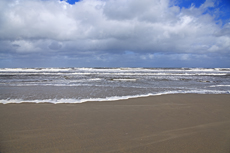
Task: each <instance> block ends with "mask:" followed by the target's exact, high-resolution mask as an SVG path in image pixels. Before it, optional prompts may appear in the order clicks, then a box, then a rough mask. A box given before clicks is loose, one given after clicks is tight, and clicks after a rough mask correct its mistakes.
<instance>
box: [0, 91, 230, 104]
mask: <svg viewBox="0 0 230 153" xmlns="http://www.w3.org/2000/svg"><path fill="white" fill-rule="evenodd" d="M189 94H194V95H230V93H229V92H228V91H226V92H222V93H203V92H201V93H191V92H190V93H189V92H188V93H187V92H185V93H177V92H176V93H173V92H165V93H156V94H150V93H149V94H143V95H133V96H120V97H119V96H115V97H106V98H89V99H80V100H79V99H64V98H62V99H43V100H21V99H9V100H0V104H22V103H25V104H26V103H27V104H29V103H35V104H43V103H49V104H81V103H88V102H113V101H126V100H130V99H136V98H148V97H156V96H164V95H189Z"/></svg>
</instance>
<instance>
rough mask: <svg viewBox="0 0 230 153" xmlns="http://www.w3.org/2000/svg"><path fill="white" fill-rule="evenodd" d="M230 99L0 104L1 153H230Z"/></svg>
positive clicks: (218, 96)
mask: <svg viewBox="0 0 230 153" xmlns="http://www.w3.org/2000/svg"><path fill="white" fill-rule="evenodd" d="M229 99H230V94H168V95H159V96H149V97H141V98H131V99H127V100H117V101H106V102H103V101H99V102H84V103H61V104H55V105H54V104H52V103H38V104H36V103H20V104H7V105H5V104H0V121H1V124H0V152H2V153H3V152H18V153H20V152H34V153H36V152H60V153H61V152H83V153H84V152H132V153H133V152H134V153H135V152H160V153H161V152H162V153H163V152H175V153H180V152H181V153H182V152H188V153H189V152H191V153H192V152H197V153H199V152H200V153H201V152H223V153H228V152H230V147H229V146H230V130H229V129H230V102H229Z"/></svg>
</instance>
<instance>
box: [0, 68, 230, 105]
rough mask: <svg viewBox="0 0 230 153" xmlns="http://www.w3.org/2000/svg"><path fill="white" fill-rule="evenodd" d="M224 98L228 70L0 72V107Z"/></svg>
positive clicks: (229, 76) (228, 84) (229, 90)
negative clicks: (161, 97) (172, 97)
mask: <svg viewBox="0 0 230 153" xmlns="http://www.w3.org/2000/svg"><path fill="white" fill-rule="evenodd" d="M184 93H195V94H230V68H1V69H0V103H3V104H8V103H22V102H32V103H44V102H48V103H54V104H58V103H82V102H87V101H115V100H121V99H129V98H137V97H148V96H158V95H166V94H184Z"/></svg>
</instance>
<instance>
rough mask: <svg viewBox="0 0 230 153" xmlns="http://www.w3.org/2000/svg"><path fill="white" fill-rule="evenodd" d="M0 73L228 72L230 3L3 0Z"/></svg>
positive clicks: (225, 0)
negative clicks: (167, 69) (124, 69)
mask: <svg viewBox="0 0 230 153" xmlns="http://www.w3.org/2000/svg"><path fill="white" fill-rule="evenodd" d="M0 67H230V2H229V0H81V1H77V0H75V1H74V0H68V1H66V0H62V1H60V0H1V1H0Z"/></svg>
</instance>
